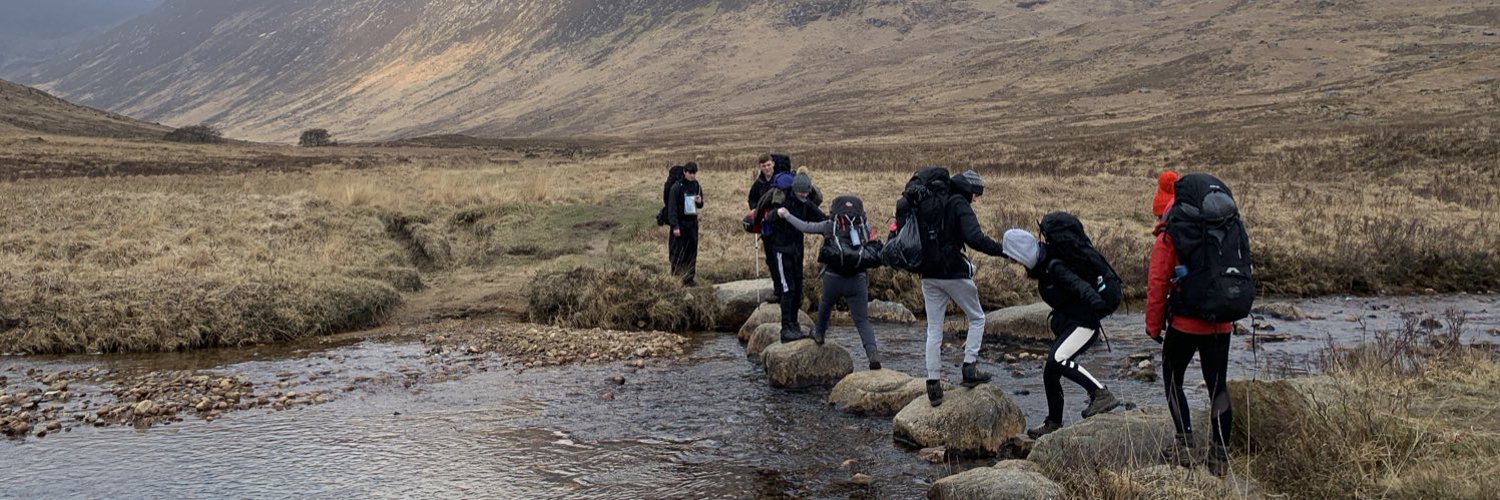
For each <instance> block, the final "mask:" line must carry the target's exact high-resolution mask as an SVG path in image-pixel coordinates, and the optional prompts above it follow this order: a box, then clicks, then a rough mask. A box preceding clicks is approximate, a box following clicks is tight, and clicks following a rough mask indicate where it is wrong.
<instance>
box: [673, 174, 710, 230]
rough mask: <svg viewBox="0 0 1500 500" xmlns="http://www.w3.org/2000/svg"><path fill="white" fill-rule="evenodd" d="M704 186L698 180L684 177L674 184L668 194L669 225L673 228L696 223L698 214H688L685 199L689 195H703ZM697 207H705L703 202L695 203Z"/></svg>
mask: <svg viewBox="0 0 1500 500" xmlns="http://www.w3.org/2000/svg"><path fill="white" fill-rule="evenodd" d="M702 195H703V186H702V185H700V184H698V181H690V180H687V179H683V180H680V181H677V183H676V184H673V185H672V189H671V190H669V192H668V195H667V225H668V226H671V227H672V228H673V229H680V228H682V227H683V226H684V225H696V224H697V223H698V215H697V214H687V213H685V212H686V210H685V209H686V208H687V205H686V204H685V199H686V198H687V197H689V196H702ZM694 205H696V206H697V208H700V209H701V208H703V203H702V202H698V203H694Z"/></svg>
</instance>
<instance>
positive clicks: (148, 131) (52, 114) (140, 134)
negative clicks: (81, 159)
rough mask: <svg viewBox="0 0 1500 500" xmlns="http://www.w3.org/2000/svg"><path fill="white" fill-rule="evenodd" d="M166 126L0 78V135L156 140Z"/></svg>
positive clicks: (165, 129) (164, 130)
mask: <svg viewBox="0 0 1500 500" xmlns="http://www.w3.org/2000/svg"><path fill="white" fill-rule="evenodd" d="M167 130H168V129H167V127H163V126H161V125H156V124H152V123H145V122H141V121H137V120H133V119H131V118H128V117H124V116H120V115H117V114H114V113H109V112H106V111H100V110H97V109H92V108H86V107H83V106H78V105H74V104H71V103H68V102H67V101H64V100H62V99H58V98H56V97H53V96H51V95H48V94H47V93H46V92H42V91H40V90H37V89H33V88H29V87H26V86H22V85H17V84H14V83H11V82H7V81H5V80H0V134H9V135H16V134H47V135H67V136H80V137H112V138H127V139H145V138H152V139H159V138H161V136H162V134H164V133H166V132H167Z"/></svg>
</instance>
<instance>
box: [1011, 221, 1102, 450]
mask: <svg viewBox="0 0 1500 500" xmlns="http://www.w3.org/2000/svg"><path fill="white" fill-rule="evenodd" d="M1041 228H1042V235H1043V237H1045V238H1046V239H1047V242H1046V243H1040V242H1038V241H1037V239H1036V237H1035V236H1032V235H1031V233H1029V232H1026V231H1023V230H1020V229H1011V230H1009V231H1006V232H1005V237H1004V238H1003V240H1004V243H1003V246H1004V247H1005V255H1006V256H1007V257H1010V259H1011V260H1013V261H1015V262H1017V263H1019V264H1021V265H1022V266H1024V267H1025V268H1026V276H1027V277H1029V278H1031V279H1034V280H1036V281H1037V293H1038V295H1041V297H1042V301H1044V302H1046V303H1047V305H1048V306H1051V307H1052V314H1050V315H1048V323H1049V325H1048V326H1049V327H1050V328H1051V330H1052V335H1054V336H1056V338H1057V339H1056V340H1054V341H1053V342H1052V350H1051V352H1050V353H1049V354H1048V356H1047V365H1046V367H1045V368H1044V369H1043V371H1042V385H1043V386H1044V387H1045V388H1046V391H1047V418H1046V419H1045V420H1043V421H1042V425H1040V426H1038V427H1034V428H1031V429H1028V430H1027V431H1026V435H1027V436H1030V437H1031V438H1032V439H1037V438H1040V437H1042V436H1045V435H1047V434H1051V433H1052V432H1053V431H1056V430H1058V429H1061V428H1062V417H1063V415H1062V412H1063V390H1062V377H1067V378H1068V380H1071V381H1073V383H1075V384H1078V386H1079V387H1082V388H1083V390H1084V391H1087V392H1088V395H1089V402H1088V405H1087V406H1086V407H1084V409H1083V418H1089V417H1092V416H1094V415H1097V414H1100V413H1104V412H1108V411H1110V410H1113V409H1115V408H1116V407H1118V406H1120V402H1119V400H1117V399H1115V396H1114V394H1112V393H1110V392H1109V388H1108V387H1105V386H1104V384H1103V383H1102V382H1099V379H1097V378H1094V375H1093V374H1091V373H1089V371H1088V369H1086V368H1084V367H1083V365H1080V364H1078V357H1079V356H1082V355H1083V353H1084V352H1085V351H1088V350H1089V348H1090V347H1093V345H1094V343H1095V342H1096V341H1098V340H1099V337H1100V335H1101V334H1102V333H1103V325H1101V324H1100V321H1101V320H1103V319H1104V317H1105V316H1108V315H1110V314H1112V313H1114V310H1115V309H1116V308H1118V307H1119V305H1120V301H1121V299H1122V298H1123V296H1124V294H1123V293H1122V290H1121V289H1120V286H1121V285H1120V281H1119V276H1118V275H1116V274H1115V272H1114V270H1113V269H1111V268H1110V267H1109V263H1108V262H1107V261H1105V260H1104V257H1103V256H1102V255H1099V252H1098V251H1097V250H1094V247H1093V243H1092V242H1090V241H1089V237H1088V235H1087V233H1085V232H1084V230H1083V223H1081V222H1079V221H1078V218H1077V217H1074V216H1072V215H1071V214H1068V213H1066V212H1054V213H1051V214H1047V216H1046V217H1043V218H1042V223H1041ZM1111 287H1113V288H1111Z"/></svg>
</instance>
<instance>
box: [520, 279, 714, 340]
mask: <svg viewBox="0 0 1500 500" xmlns="http://www.w3.org/2000/svg"><path fill="white" fill-rule="evenodd" d="M527 289H528V294H529V296H528V301H527V304H528V307H527V315H528V318H529V319H530V320H531V321H533V322H536V323H544V324H551V325H557V326H568V327H582V328H608V329H620V330H660V331H672V332H680V331H688V330H706V329H712V328H713V327H714V321H715V318H717V317H718V315H719V309H720V307H721V306H720V304H719V301H718V298H717V297H716V296H715V295H714V293H713V291H712V290H710V289H707V288H694V289H690V288H683V287H682V286H681V285H680V284H679V282H678V280H677V279H676V278H674V277H672V276H671V275H669V274H667V273H665V272H663V271H660V270H657V269H647V268H640V267H624V266H617V267H607V268H603V269H600V268H594V267H577V268H572V269H567V270H562V271H549V272H542V273H538V274H537V275H536V277H535V278H533V279H532V280H531V284H530V285H529V286H528V287H527Z"/></svg>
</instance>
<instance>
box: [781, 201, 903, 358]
mask: <svg viewBox="0 0 1500 500" xmlns="http://www.w3.org/2000/svg"><path fill="white" fill-rule="evenodd" d="M845 209H846V210H850V211H853V212H857V213H860V214H863V213H864V203H863V202H861V201H860V199H859V198H856V197H853V196H839V197H837V198H834V199H833V207H832V212H833V213H834V214H838V213H840V212H841V211H842V210H845ZM777 215H779V216H781V218H782V219H784V220H786V222H787V223H790V224H791V225H792V226H793V227H795V228H797V230H798V231H801V232H803V233H808V234H821V235H823V246H824V249H823V250H822V251H820V252H818V255H819V259H818V261H819V262H822V263H823V273H822V275H823V297H822V300H821V301H820V302H819V303H818V324H817V325H816V326H814V327H813V332H812V337H813V340H814V341H816V342H817V343H818V344H819V345H822V344H823V339H824V337H825V335H827V333H828V321H829V318H830V316H831V315H832V314H833V306H834V304H835V302H837V301H838V300H839V299H843V301H844V303H845V304H846V305H848V306H849V316H850V317H851V318H853V319H854V328H855V329H856V330H858V331H859V339H860V342H861V343H862V344H864V348H865V358H866V359H868V360H869V363H870V365H869V366H870V369H871V370H879V369H880V348H879V346H877V345H876V342H875V328H874V327H872V326H871V325H870V276H869V274H868V273H867V272H866V271H867V270H869V269H872V268H875V267H879V266H880V245H879V243H880V242H878V241H871V238H872V233H873V231H872V228H871V227H870V224H869V223H868V222H867V221H866V222H863V223H862V224H859V225H860V226H862V227H839V226H840V224H842V222H840V220H839V218H838V216H837V215H835V217H834V218H833V219H828V220H824V221H822V222H804V221H803V220H802V219H799V218H797V216H796V215H793V214H792V213H791V212H790V211H788V210H787V209H785V208H782V209H779V210H778V211H777ZM860 219H861V220H863V216H860ZM840 232H845V233H847V234H852V235H855V236H851V237H857V238H859V240H860V241H858V242H854V243H852V244H851V243H850V242H849V241H848V240H849V239H850V238H843V237H842V236H841V235H840V234H837V233H840ZM831 246H834V247H831Z"/></svg>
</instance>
